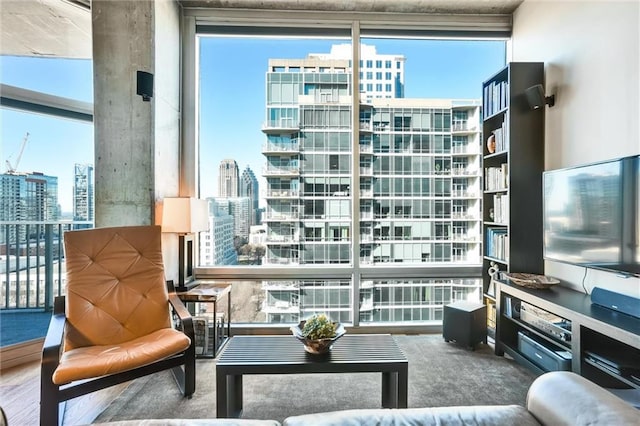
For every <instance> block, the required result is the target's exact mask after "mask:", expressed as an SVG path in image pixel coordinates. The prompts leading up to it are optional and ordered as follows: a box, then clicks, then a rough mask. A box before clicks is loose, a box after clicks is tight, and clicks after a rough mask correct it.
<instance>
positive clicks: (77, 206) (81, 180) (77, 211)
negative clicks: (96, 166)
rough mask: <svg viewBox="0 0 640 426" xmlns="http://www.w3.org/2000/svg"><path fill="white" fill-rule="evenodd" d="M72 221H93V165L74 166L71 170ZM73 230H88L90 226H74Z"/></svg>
mask: <svg viewBox="0 0 640 426" xmlns="http://www.w3.org/2000/svg"><path fill="white" fill-rule="evenodd" d="M73 170H74V171H73V220H74V221H89V222H93V221H94V220H95V213H94V205H95V202H94V194H93V185H94V174H93V165H91V164H75V165H74V169H73ZM74 227H75V229H81V228H90V227H92V225H90V224H76V225H74Z"/></svg>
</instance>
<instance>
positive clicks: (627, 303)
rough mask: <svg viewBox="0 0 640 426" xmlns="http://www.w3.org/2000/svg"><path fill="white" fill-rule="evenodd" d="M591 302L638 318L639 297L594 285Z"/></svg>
mask: <svg viewBox="0 0 640 426" xmlns="http://www.w3.org/2000/svg"><path fill="white" fill-rule="evenodd" d="M591 303H592V304H593V303H594V304H596V305H600V306H604V307H605V308H609V309H613V310H614V311H619V312H622V313H623V314H627V315H631V316H634V317H636V318H640V299H638V298H636V297H633V296H627V295H626V294H620V293H616V292H613V291H611V290H605V289H604V288H600V287H594V289H593V291H592V292H591Z"/></svg>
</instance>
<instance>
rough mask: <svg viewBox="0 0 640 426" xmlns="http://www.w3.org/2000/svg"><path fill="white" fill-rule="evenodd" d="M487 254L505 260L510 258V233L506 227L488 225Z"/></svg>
mask: <svg viewBox="0 0 640 426" xmlns="http://www.w3.org/2000/svg"><path fill="white" fill-rule="evenodd" d="M485 234H486V253H487V256H489V257H493V258H495V259H501V260H504V261H508V260H509V234H508V232H507V229H506V228H499V227H488V228H487V229H486V232H485Z"/></svg>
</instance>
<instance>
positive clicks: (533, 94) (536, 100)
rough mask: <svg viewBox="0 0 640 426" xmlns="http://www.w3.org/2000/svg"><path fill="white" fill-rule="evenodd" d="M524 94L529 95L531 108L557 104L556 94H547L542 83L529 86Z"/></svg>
mask: <svg viewBox="0 0 640 426" xmlns="http://www.w3.org/2000/svg"><path fill="white" fill-rule="evenodd" d="M524 94H525V96H526V97H527V102H528V103H529V108H531V109H538V108H542V107H543V106H545V105H549V107H552V106H554V105H555V101H556V97H555V95H551V96H545V95H544V88H543V87H542V84H536V85H535V86H531V87H529V88H528V89H526V90H525V91H524Z"/></svg>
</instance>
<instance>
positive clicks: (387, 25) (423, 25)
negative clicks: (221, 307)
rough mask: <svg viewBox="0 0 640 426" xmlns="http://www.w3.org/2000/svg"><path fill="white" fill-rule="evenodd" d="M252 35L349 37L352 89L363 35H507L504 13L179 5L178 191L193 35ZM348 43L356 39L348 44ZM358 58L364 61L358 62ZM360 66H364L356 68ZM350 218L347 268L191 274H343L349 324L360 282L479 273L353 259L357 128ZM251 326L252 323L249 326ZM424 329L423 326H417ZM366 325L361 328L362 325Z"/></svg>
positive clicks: (193, 101)
mask: <svg viewBox="0 0 640 426" xmlns="http://www.w3.org/2000/svg"><path fill="white" fill-rule="evenodd" d="M212 34H218V35H226V36H240V35H254V36H258V35H259V36H290V37H297V36H301V37H302V36H316V37H324V38H327V37H344V36H345V35H348V36H349V37H350V41H351V45H352V52H353V56H352V62H351V63H352V67H353V70H352V81H351V87H354V88H357V87H360V80H361V73H362V72H366V71H367V70H368V68H367V67H366V65H367V64H366V63H365V64H362V60H361V58H360V52H359V45H360V43H361V40H362V39H363V38H367V37H383V38H384V37H394V38H412V39H416V38H424V39H432V38H455V39H468V38H474V39H479V40H482V39H485V40H486V39H495V40H504V41H505V42H506V41H507V40H508V39H509V37H510V35H511V15H429V14H416V13H412V14H392V15H389V14H377V13H364V12H363V13H358V12H345V13H336V12H331V11H330V12H309V11H305V12H296V11H288V13H287V14H286V16H283V14H282V13H280V12H279V11H266V10H260V11H252V10H229V9H196V8H185V9H184V11H183V19H182V35H183V37H182V52H183V54H182V61H183V62H182V69H183V79H182V93H183V98H182V101H183V108H182V123H183V128H182V136H183V137H182V149H181V159H180V165H181V170H180V188H181V194H185V195H186V194H198V193H199V182H198V163H199V161H198V160H199V158H198V155H199V152H198V140H199V137H198V133H197V129H198V128H199V123H198V120H199V111H198V105H197V104H198V102H197V101H198V98H199V90H198V67H199V64H198V55H197V52H198V37H199V36H200V35H212ZM354 40H358V42H357V43H354V42H353V41H354ZM365 62H366V61H365ZM362 65H365V66H362ZM351 109H352V114H353V116H352V122H353V123H358V122H359V99H358V97H357V96H353V97H352V108H351ZM352 132H353V133H352V136H353V138H352V140H353V141H352V144H353V146H352V164H351V169H352V170H353V173H352V177H351V179H352V181H351V182H352V184H351V188H353V189H352V194H351V197H352V198H351V202H352V207H353V208H352V211H353V214H352V218H351V229H352V232H351V234H352V235H351V249H352V253H353V255H352V263H351V264H349V265H344V264H335V265H321V266H318V265H303V266H287V267H280V266H261V267H260V268H255V267H246V266H219V267H217V266H216V267H201V266H198V267H196V268H195V274H196V276H198V277H203V278H214V277H215V279H222V280H256V281H261V280H269V279H281V280H287V279H349V280H351V283H352V289H351V291H352V300H353V301H354V303H353V306H352V310H353V312H352V318H353V326H354V327H358V326H359V325H360V324H359V322H360V321H359V318H360V312H359V306H358V303H357V301H358V300H359V299H360V282H361V280H371V279H374V278H380V277H384V278H388V279H389V280H398V279H415V278H425V277H427V278H430V279H441V278H455V279H465V278H480V277H481V274H482V271H481V262H479V264H478V265H455V266H444V265H438V264H402V265H400V266H394V265H393V264H385V265H382V264H380V265H367V264H361V262H360V256H359V255H358V253H359V252H360V245H361V244H360V232H356V231H358V230H359V229H360V226H361V224H360V207H359V204H358V200H359V199H360V158H359V157H360V156H359V155H358V154H357V153H358V152H359V150H358V144H359V140H360V131H359V126H353V129H352ZM251 326H252V327H254V328H255V327H259V324H251ZM420 326H421V327H424V324H420ZM367 327H369V325H367ZM412 328H413V327H412V326H411V325H404V324H403V325H402V326H399V327H391V328H389V327H388V326H382V327H377V329H380V330H385V329H393V330H394V331H396V332H397V331H401V330H411V329H412Z"/></svg>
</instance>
